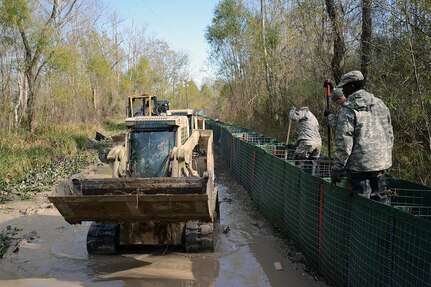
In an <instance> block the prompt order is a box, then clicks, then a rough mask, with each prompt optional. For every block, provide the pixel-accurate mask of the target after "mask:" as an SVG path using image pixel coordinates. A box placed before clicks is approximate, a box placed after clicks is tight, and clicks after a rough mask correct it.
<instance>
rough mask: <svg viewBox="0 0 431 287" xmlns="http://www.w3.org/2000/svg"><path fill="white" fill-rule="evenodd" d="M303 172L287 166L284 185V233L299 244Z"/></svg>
mask: <svg viewBox="0 0 431 287" xmlns="http://www.w3.org/2000/svg"><path fill="white" fill-rule="evenodd" d="M300 174H301V171H300V170H299V169H298V168H296V167H295V166H293V165H292V164H290V163H286V164H285V170H284V176H283V177H284V178H283V181H284V184H283V187H284V189H283V194H284V201H283V208H284V211H283V215H284V216H283V220H284V224H283V233H284V234H285V235H287V236H288V237H290V238H292V240H293V241H294V242H296V243H297V244H298V242H300V236H299V217H298V214H299V204H298V202H299V196H300V186H301V185H300Z"/></svg>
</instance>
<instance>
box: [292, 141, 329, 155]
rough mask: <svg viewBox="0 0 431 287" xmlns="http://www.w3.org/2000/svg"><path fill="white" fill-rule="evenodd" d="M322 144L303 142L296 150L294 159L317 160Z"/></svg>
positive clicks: (300, 142)
mask: <svg viewBox="0 0 431 287" xmlns="http://www.w3.org/2000/svg"><path fill="white" fill-rule="evenodd" d="M321 146H322V145H321V144H320V143H318V142H313V141H308V140H301V141H299V143H298V146H297V147H296V150H295V157H294V159H298V160H301V159H310V160H316V159H318V158H319V156H320V148H321Z"/></svg>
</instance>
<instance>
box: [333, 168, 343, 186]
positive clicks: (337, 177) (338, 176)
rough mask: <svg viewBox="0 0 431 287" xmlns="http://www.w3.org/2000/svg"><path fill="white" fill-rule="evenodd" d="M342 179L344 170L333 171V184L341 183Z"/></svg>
mask: <svg viewBox="0 0 431 287" xmlns="http://www.w3.org/2000/svg"><path fill="white" fill-rule="evenodd" d="M342 177H343V171H342V170H339V169H331V182H332V183H333V184H336V183H337V182H340V181H341V178H342Z"/></svg>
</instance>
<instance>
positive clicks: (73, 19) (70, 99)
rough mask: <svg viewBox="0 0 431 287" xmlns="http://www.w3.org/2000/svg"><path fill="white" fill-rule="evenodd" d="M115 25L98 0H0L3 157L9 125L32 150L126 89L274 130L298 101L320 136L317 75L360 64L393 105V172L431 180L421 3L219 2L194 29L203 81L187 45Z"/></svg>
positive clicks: (116, 105) (103, 111) (121, 106)
mask: <svg viewBox="0 0 431 287" xmlns="http://www.w3.org/2000/svg"><path fill="white" fill-rule="evenodd" d="M197 12H198V11H197ZM107 15H108V16H107ZM121 21H122V20H121V19H119V17H118V16H117V15H116V14H115V13H114V12H112V11H109V9H107V8H106V7H105V6H104V4H103V1H90V0H15V1H7V0H0V31H1V33H0V93H1V98H0V136H1V140H0V154H2V157H3V156H6V154H8V153H9V154H10V153H11V151H16V149H14V140H15V141H18V140H16V139H17V137H19V135H25V138H26V139H27V144H28V145H30V146H32V147H33V148H34V147H35V145H37V143H36V142H38V143H40V142H42V140H39V141H35V140H34V139H35V137H36V138H38V139H41V138H43V136H41V134H42V135H43V133H44V132H46V131H52V127H58V126H60V127H65V126H75V127H76V126H87V128H82V130H86V131H87V130H88V126H94V127H97V126H98V125H101V124H102V123H104V122H106V121H107V120H112V119H119V120H121V119H122V118H123V117H124V114H125V103H126V101H125V99H126V97H127V95H129V94H131V93H135V92H152V93H155V94H157V95H158V97H159V98H160V99H167V100H170V101H171V107H172V108H185V107H189V108H194V109H206V110H207V112H208V114H209V115H210V116H211V117H212V118H218V119H220V120H222V121H226V122H230V123H234V124H238V125H242V126H247V127H250V128H252V129H255V130H257V131H260V132H262V133H265V134H268V135H271V136H273V137H276V138H279V139H281V140H285V139H286V133H287V123H288V116H287V115H288V111H289V109H290V108H291V107H292V106H308V107H309V108H310V110H311V111H312V112H313V113H314V114H315V115H316V116H317V117H318V119H319V120H320V123H321V133H322V135H323V138H324V141H326V140H327V131H326V122H325V119H324V117H323V111H324V109H325V107H326V96H325V94H324V88H323V81H324V80H325V79H326V78H329V79H331V81H333V82H338V81H339V80H340V77H341V75H342V74H344V73H345V72H348V71H350V70H361V71H362V72H363V74H364V75H365V77H366V79H367V90H368V91H370V92H371V93H373V94H375V95H376V96H378V97H380V98H382V99H383V101H384V102H385V103H386V104H387V106H388V107H389V109H390V110H391V113H392V121H393V126H394V131H395V150H394V167H393V169H392V173H393V175H394V176H396V177H401V178H405V179H409V180H414V181H417V182H421V183H424V184H427V185H431V174H430V172H429V168H430V166H431V123H430V122H431V2H430V1H429V0H417V1H413V0H362V1H354V0H305V1H304V0H302V1H301V0H272V1H269V0H260V1H258V0H222V1H220V2H219V4H218V5H217V6H216V7H215V9H214V16H213V19H212V22H211V25H210V26H208V27H207V29H206V33H205V37H206V39H207V41H208V43H209V45H210V48H211V55H210V60H211V61H210V62H211V64H212V67H213V69H214V70H216V71H217V74H216V78H215V79H205V80H204V81H203V83H202V84H201V85H200V86H199V87H198V86H197V85H196V83H195V82H194V81H193V79H190V72H189V71H190V68H189V66H190V61H189V55H187V53H185V52H183V51H175V50H173V49H172V48H170V47H169V45H168V44H167V43H166V42H164V41H163V40H160V39H157V38H156V37H154V36H149V35H147V34H146V31H145V28H144V27H131V28H130V29H123V28H120V27H121V25H120V23H121ZM47 127H50V128H47ZM73 130H74V131H77V129H76V128H74V129H73ZM78 130H79V129H78ZM36 135H37V136H36ZM291 137H292V139H291V140H294V137H295V135H292V136H291ZM50 138H54V137H53V136H52V134H51V135H50ZM8 139H9V140H8ZM52 142H55V140H54V139H52V141H49V142H48V143H47V144H48V145H51V146H52V145H53V143H52ZM25 144H26V142H25V141H21V145H20V147H21V148H22V149H23V148H24V146H25ZM54 145H55V144H54ZM60 145H61V143H60ZM47 151H50V150H49V149H48V150H47ZM63 153H64V152H63ZM29 165H31V163H29ZM0 175H1V174H0ZM8 176H10V172H9V173H8Z"/></svg>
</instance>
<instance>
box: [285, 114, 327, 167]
mask: <svg viewBox="0 0 431 287" xmlns="http://www.w3.org/2000/svg"><path fill="white" fill-rule="evenodd" d="M289 117H290V118H291V119H292V120H294V121H297V122H298V123H299V129H300V131H299V136H298V139H297V140H296V150H295V157H294V159H295V160H305V159H310V160H317V159H318V158H319V156H320V148H321V147H322V139H321V138H320V133H319V122H318V121H317V119H316V117H315V116H314V115H313V113H311V112H310V111H309V110H308V108H307V107H302V108H299V109H296V108H293V109H291V110H290V112H289Z"/></svg>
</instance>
